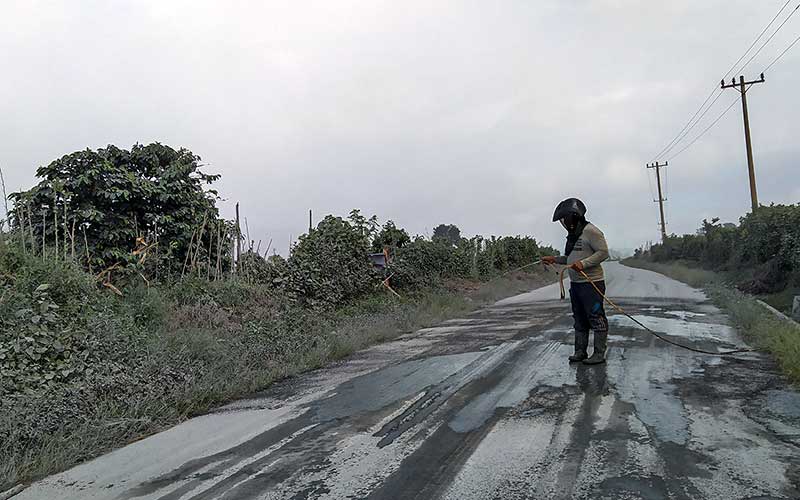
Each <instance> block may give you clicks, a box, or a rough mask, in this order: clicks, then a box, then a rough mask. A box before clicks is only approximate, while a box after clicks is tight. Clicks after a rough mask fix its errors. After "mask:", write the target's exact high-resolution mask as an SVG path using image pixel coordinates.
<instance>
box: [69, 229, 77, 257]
mask: <svg viewBox="0 0 800 500" xmlns="http://www.w3.org/2000/svg"><path fill="white" fill-rule="evenodd" d="M75 222H76V220H75V219H72V232H71V233H70V235H69V239H70V242H71V245H70V246H71V247H72V260H73V261H74V260H75Z"/></svg>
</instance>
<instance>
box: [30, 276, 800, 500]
mask: <svg viewBox="0 0 800 500" xmlns="http://www.w3.org/2000/svg"><path fill="white" fill-rule="evenodd" d="M605 267H606V272H607V275H608V287H609V291H610V294H611V296H613V297H616V298H619V300H618V302H619V303H620V304H621V305H623V307H625V308H626V309H628V311H630V312H633V313H635V315H636V317H637V319H639V320H641V321H642V322H644V323H645V324H647V325H648V326H650V327H652V328H653V329H654V330H656V331H659V332H663V333H665V334H668V335H669V336H670V338H672V339H673V340H676V341H679V342H684V343H689V344H691V345H694V346H697V347H701V348H704V349H712V350H714V349H719V350H725V349H730V348H734V347H741V346H743V345H744V344H743V343H742V341H741V340H740V339H739V337H738V336H737V334H736V333H735V332H734V331H732V330H731V329H730V328H729V327H727V326H725V325H726V319H725V317H724V316H723V315H722V314H721V313H720V312H719V311H718V310H717V309H715V308H714V307H713V306H711V305H710V304H709V303H708V302H707V301H706V300H705V298H704V296H703V295H702V294H701V293H700V292H698V291H696V290H692V289H691V288H689V287H687V286H685V285H682V284H680V283H678V282H676V281H672V280H670V279H668V278H665V277H663V276H661V275H659V274H656V273H652V272H650V271H643V270H637V269H631V268H627V267H623V266H621V265H619V264H615V263H610V264H607V265H606V266H605ZM612 313H613V312H612V311H609V314H610V315H609V320H610V323H611V336H610V339H609V344H610V346H611V348H610V353H609V359H608V363H607V364H606V365H600V366H584V365H577V366H576V365H569V364H568V363H567V359H566V358H567V356H568V355H569V354H570V353H571V352H572V332H571V323H572V322H571V317H570V313H569V305H568V302H567V301H564V302H562V301H559V300H558V289H557V285H556V286H549V287H545V288H542V289H539V290H536V291H533V292H530V293H527V294H523V295H520V296H517V297H512V298H510V299H506V300H504V301H501V302H499V303H497V304H495V305H494V306H492V307H489V308H486V309H483V310H480V311H477V312H475V313H473V314H471V315H469V316H468V317H465V318H463V319H458V320H453V321H448V322H446V323H444V324H442V325H440V326H437V327H435V328H428V329H425V330H421V331H418V332H415V333H414V334H410V335H406V336H404V337H402V338H400V339H399V340H397V341H394V342H390V343H386V344H383V345H378V346H375V347H373V348H370V349H368V350H365V351H362V352H360V353H359V354H357V355H355V356H353V357H352V358H350V359H349V360H347V361H346V362H343V363H341V364H339V365H336V366H333V367H330V368H327V369H324V370H318V371H316V372H312V373H309V374H307V375H305V376H303V377H299V378H297V379H294V380H291V381H287V382H285V383H281V384H278V385H276V386H275V387H273V388H272V389H270V390H269V391H267V392H266V393H264V394H262V395H260V396H259V397H257V398H254V399H251V400H247V401H241V402H237V403H235V404H231V405H229V406H226V407H224V408H221V409H219V410H217V411H216V412H214V413H212V414H210V415H205V416H202V417H199V418H195V419H193V420H190V421H188V422H185V423H184V424H182V425H179V426H177V427H175V428H173V429H171V430H168V431H166V432H163V433H161V434H158V435H155V436H152V437H150V438H148V439H145V440H142V441H139V442H137V443H134V444H132V445H129V446H127V447H125V448H122V449H120V450H117V451H115V452H113V453H110V454H108V455H106V456H103V457H101V458H99V459H97V460H94V461H92V462H89V463H86V464H83V465H80V466H78V467H76V468H74V469H72V470H70V471H67V472H65V473H62V474H59V475H56V476H53V477H51V478H48V479H46V480H44V481H41V482H39V483H37V484H35V485H33V486H32V487H30V488H29V489H28V490H26V491H25V492H23V493H22V494H20V495H19V496H18V497H15V500H34V499H35V500H41V499H64V500H67V499H76V500H77V499H81V500H83V499H115V500H123V499H124V500H127V499H140V498H146V499H160V500H176V499H192V500H201V499H202V500H205V499H225V500H244V499H272V498H276V499H277V498H293V499H304V498H375V499H388V498H402V499H409V498H444V499H469V498H481V499H491V498H497V499H513V498H535V499H541V498H648V499H650V498H673V499H679V498H719V499H726V500H727V499H734V498H798V497H800V394H798V393H797V392H794V391H792V390H791V388H789V387H788V386H787V385H786V383H785V382H784V380H783V379H782V378H781V377H780V376H779V375H778V374H777V371H776V368H775V366H774V364H773V363H772V361H770V360H769V359H768V358H767V357H766V356H763V355H760V354H756V353H749V354H746V355H742V356H738V357H737V358H735V359H731V358H717V357H711V356H704V355H700V354H695V353H693V352H690V351H686V350H682V349H678V348H676V347H673V346H671V345H668V344H665V343H663V342H659V341H657V340H656V339H654V338H653V337H652V336H650V335H649V334H647V333H646V332H644V330H641V329H639V328H638V327H636V326H635V324H634V323H633V322H631V321H630V320H629V319H627V318H625V317H623V316H618V315H613V314H612Z"/></svg>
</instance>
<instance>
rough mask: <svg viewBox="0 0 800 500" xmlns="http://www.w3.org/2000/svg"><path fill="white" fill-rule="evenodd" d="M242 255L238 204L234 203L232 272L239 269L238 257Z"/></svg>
mask: <svg viewBox="0 0 800 500" xmlns="http://www.w3.org/2000/svg"><path fill="white" fill-rule="evenodd" d="M241 255H242V226H240V225H239V204H238V203H237V204H236V257H235V258H234V259H233V269H234V272H235V271H238V270H239V269H238V268H239V257H240V256H241Z"/></svg>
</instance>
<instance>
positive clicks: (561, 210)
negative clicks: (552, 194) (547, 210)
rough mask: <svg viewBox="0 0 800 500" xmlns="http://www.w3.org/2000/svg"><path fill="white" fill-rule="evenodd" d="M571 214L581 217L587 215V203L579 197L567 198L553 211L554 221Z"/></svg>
mask: <svg viewBox="0 0 800 500" xmlns="http://www.w3.org/2000/svg"><path fill="white" fill-rule="evenodd" d="M569 215H573V216H574V215H577V216H578V217H579V218H581V219H582V218H583V217H585V216H586V205H584V204H583V202H582V201H581V200H579V199H578V198H567V199H566V200H564V201H562V202H561V203H559V204H558V206H557V207H556V211H555V212H553V222H556V221H559V220H561V219H564V218H566V217H567V216H569Z"/></svg>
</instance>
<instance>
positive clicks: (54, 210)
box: [53, 193, 58, 260]
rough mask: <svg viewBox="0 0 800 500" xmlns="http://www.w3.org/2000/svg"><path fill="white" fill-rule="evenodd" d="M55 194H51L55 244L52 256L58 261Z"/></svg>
mask: <svg viewBox="0 0 800 500" xmlns="http://www.w3.org/2000/svg"><path fill="white" fill-rule="evenodd" d="M56 202H57V198H56V194H55V193H53V241H54V242H55V245H56V246H55V253H54V254H53V256H54V257H55V259H56V260H58V205H57V204H56Z"/></svg>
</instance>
